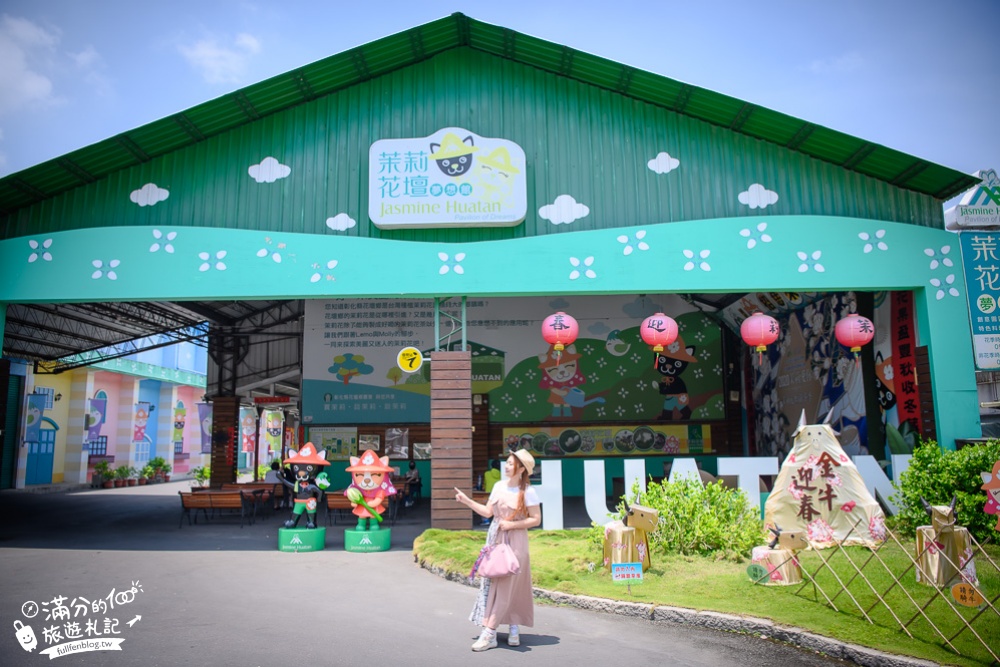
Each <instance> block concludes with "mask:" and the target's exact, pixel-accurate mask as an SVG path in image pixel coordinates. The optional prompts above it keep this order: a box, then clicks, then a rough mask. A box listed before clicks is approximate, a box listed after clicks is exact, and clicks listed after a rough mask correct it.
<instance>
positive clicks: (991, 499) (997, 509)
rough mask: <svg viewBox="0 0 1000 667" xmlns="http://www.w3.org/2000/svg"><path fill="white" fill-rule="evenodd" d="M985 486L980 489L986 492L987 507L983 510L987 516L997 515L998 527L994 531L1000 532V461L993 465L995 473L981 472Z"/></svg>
mask: <svg viewBox="0 0 1000 667" xmlns="http://www.w3.org/2000/svg"><path fill="white" fill-rule="evenodd" d="M979 475H980V476H981V477H982V478H983V485H982V486H981V487H979V488H980V489H982V490H983V491H985V492H986V506H985V507H983V510H984V511H985V512H986V513H987V514H995V515H996V517H997V525H996V526H994V530H1000V461H997V462H996V463H994V464H993V472H981V473H979Z"/></svg>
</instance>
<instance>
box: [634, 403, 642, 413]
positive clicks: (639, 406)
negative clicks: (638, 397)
mask: <svg viewBox="0 0 1000 667" xmlns="http://www.w3.org/2000/svg"><path fill="white" fill-rule="evenodd" d="M632 409H633V410H635V411H636V413H637V414H638V413H640V412H642V403H634V404H632Z"/></svg>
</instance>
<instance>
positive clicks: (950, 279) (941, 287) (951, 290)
mask: <svg viewBox="0 0 1000 667" xmlns="http://www.w3.org/2000/svg"><path fill="white" fill-rule="evenodd" d="M930 282H931V285H933V286H934V287H937V288H938V291H937V293H936V294H935V295H934V296H936V297H937V299H938V300H939V301H940V300H941V299H943V298H944V297H945V286H946V285H951V284H952V283H954V282H955V274H954V273H949V274H948V275H947V276H946V277H945V279H944V282H941V281H940V280H938V279H937V278H931V281H930ZM947 293H948V294H950V295H952V296H958V295H959V292H958V289H956V288H955V287H948V291H947Z"/></svg>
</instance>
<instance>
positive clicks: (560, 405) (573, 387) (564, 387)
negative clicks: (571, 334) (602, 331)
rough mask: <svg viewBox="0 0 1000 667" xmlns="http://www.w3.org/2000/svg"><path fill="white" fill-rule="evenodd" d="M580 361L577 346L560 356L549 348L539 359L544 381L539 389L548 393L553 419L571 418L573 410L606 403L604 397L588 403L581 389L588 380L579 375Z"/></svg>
mask: <svg viewBox="0 0 1000 667" xmlns="http://www.w3.org/2000/svg"><path fill="white" fill-rule="evenodd" d="M580 357H581V355H580V354H579V353H577V351H576V345H568V346H566V349H565V350H563V351H562V352H561V353H560V352H559V351H557V350H556V349H555V346H554V345H550V346H549V349H548V351H546V352H545V353H544V354H540V355H538V367H539V368H540V369H542V380H541V382H539V384H538V386H539V387H541V388H542V389H548V390H549V399H548V400H549V403H551V404H552V417H571V416H573V408H583V407H585V406H587V405H590V404H591V403H603V402H604V399H603V398H601V397H596V398H591V399H589V400H588V399H587V396H586V394H585V393H584V391H583V389H580V385H582V384H583V383H585V382H586V381H587V378H585V377H584V376H583V374H582V373H581V372H580V364H579V361H580Z"/></svg>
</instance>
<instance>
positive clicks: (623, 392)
mask: <svg viewBox="0 0 1000 667" xmlns="http://www.w3.org/2000/svg"><path fill="white" fill-rule="evenodd" d="M618 395H619V396H621V397H622V398H627V397H628V389H626V388H625V387H622V388H621V389H619V390H618Z"/></svg>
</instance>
